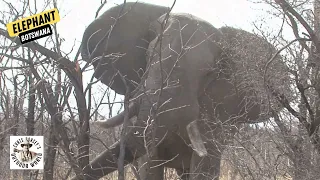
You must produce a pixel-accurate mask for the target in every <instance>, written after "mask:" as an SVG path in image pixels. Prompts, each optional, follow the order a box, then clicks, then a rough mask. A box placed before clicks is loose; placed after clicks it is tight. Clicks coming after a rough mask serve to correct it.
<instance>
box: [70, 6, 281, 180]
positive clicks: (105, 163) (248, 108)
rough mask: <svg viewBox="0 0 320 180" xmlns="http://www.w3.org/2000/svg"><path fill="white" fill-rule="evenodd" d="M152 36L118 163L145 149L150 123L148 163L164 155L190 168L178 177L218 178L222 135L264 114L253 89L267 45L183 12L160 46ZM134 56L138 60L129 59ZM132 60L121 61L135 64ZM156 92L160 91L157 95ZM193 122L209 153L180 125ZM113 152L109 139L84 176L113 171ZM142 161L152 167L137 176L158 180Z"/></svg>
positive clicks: (173, 18) (171, 163) (260, 95)
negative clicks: (195, 148) (154, 112)
mask: <svg viewBox="0 0 320 180" xmlns="http://www.w3.org/2000/svg"><path fill="white" fill-rule="evenodd" d="M138 4H139V3H138ZM141 6H143V5H141ZM149 8H150V7H149ZM148 12H149V13H150V12H152V13H153V10H151V9H148ZM163 20H164V15H163V16H161V17H160V18H159V19H158V21H160V22H162V21H163ZM152 24H153V25H152V27H155V30H156V31H157V33H158V34H160V32H161V31H162V29H161V27H160V25H159V23H156V22H153V23H152ZM157 38H158V37H157ZM157 38H155V39H154V40H152V41H151V43H150V44H149V47H148V56H147V59H146V60H147V62H148V63H146V64H148V65H151V66H150V68H149V71H148V76H147V78H146V80H144V81H142V83H143V84H145V90H146V94H142V95H141V92H139V91H138V93H137V94H136V95H135V96H138V98H137V99H138V102H139V103H135V104H134V103H131V105H130V110H129V111H130V113H129V116H130V118H131V117H133V116H137V119H138V120H137V121H136V122H131V123H132V124H131V126H129V132H128V133H127V135H126V136H125V163H126V164H127V163H131V162H132V161H133V160H135V159H137V158H139V157H142V156H143V155H145V154H146V148H145V146H144V140H145V139H144V138H143V137H146V140H147V141H150V140H151V131H150V127H154V126H156V127H157V128H156V133H155V139H156V142H155V143H156V144H157V145H158V146H157V147H156V149H153V151H152V155H151V157H150V158H151V159H152V160H156V159H160V160H167V162H166V163H165V166H166V167H172V168H176V169H177V170H178V171H179V172H190V173H191V174H190V175H189V176H184V177H183V179H199V180H206V179H218V177H219V171H220V158H221V153H222V152H223V149H224V145H225V144H226V143H227V141H228V139H229V138H231V137H232V136H233V134H234V133H235V132H236V130H235V129H236V128H235V127H236V126H238V123H240V122H250V123H251V122H255V121H257V120H259V118H260V114H261V113H263V112H264V107H263V106H261V105H260V104H265V100H266V97H265V94H266V93H265V92H263V90H261V89H260V88H261V87H262V85H263V84H262V83H261V81H262V79H263V78H261V77H262V74H263V68H264V65H265V63H266V62H267V61H268V60H269V58H270V54H272V53H274V49H273V48H270V45H269V44H268V43H266V42H265V41H263V40H262V39H261V38H260V37H257V36H254V35H252V34H250V33H247V32H245V31H242V30H238V29H234V28H229V27H224V28H221V29H220V30H218V29H216V28H214V27H213V26H212V25H210V24H209V23H207V22H206V21H204V20H201V19H198V18H196V17H194V16H192V15H189V14H171V15H170V18H169V19H168V23H167V26H166V27H165V30H164V36H163V38H162V40H161V50H160V43H157V40H158V39H157ZM132 48H134V47H132ZM269 49H271V50H272V51H273V52H272V51H271V52H269V51H268V50H269ZM123 50H125V49H123ZM129 50H130V49H129ZM154 50H155V51H154ZM239 50H240V51H239ZM114 52H119V50H116V49H115V50H114ZM124 52H125V51H124ZM159 52H161V53H159ZM239 52H241V53H239ZM160 56H161V59H162V62H161V63H159V59H160V58H159V57H160ZM133 57H134V56H133ZM127 60H128V59H127ZM140 60H141V61H144V60H145V58H135V59H132V61H140ZM128 61H129V60H128ZM132 61H130V62H128V63H130V64H131V65H132V64H135V63H132ZM124 63H126V62H124ZM137 64H143V62H137ZM128 66H129V67H130V65H125V68H123V69H121V66H119V67H118V69H119V71H121V73H122V74H124V73H126V70H128ZM272 67H273V72H282V71H280V69H279V67H281V66H277V65H274V66H272ZM277 68H278V69H277ZM248 69H250V71H249V72H248V71H247V70H248ZM161 72H162V76H161ZM270 74H271V75H270ZM272 75H275V73H272V71H269V73H268V74H267V77H270V76H272ZM277 75H278V74H277ZM130 77H131V76H128V78H130ZM280 77H284V76H283V75H281V74H279V77H278V78H276V80H277V82H273V83H274V84H276V85H278V86H277V87H281V85H283V84H284V83H283V82H282V79H281V78H280ZM107 78H108V77H107ZM129 80H130V79H129ZM102 82H103V81H102ZM162 82H164V83H162ZM163 84H164V85H163ZM119 87H120V86H119ZM114 89H116V88H114ZM159 89H162V91H161V96H160V98H159V97H158V96H159V92H160V91H159ZM120 91H122V92H124V91H125V90H120ZM158 99H159V101H158ZM156 102H158V103H157V104H158V107H159V108H158V111H157V117H156V119H155V121H152V122H153V123H155V124H151V126H148V127H149V128H147V129H146V127H147V124H150V123H151V120H150V119H149V117H152V114H151V115H150V109H151V105H152V104H156ZM164 102H166V103H164ZM177 107H179V108H177ZM123 117H124V113H121V114H119V115H117V116H115V117H113V118H112V119H109V120H107V121H104V122H100V125H101V126H103V127H112V126H114V125H118V124H121V123H122V122H123ZM194 120H197V124H198V128H199V131H200V132H201V137H202V140H203V141H204V142H205V147H206V150H207V151H208V154H209V155H208V156H205V157H199V156H198V154H197V153H195V151H193V150H192V148H191V145H190V139H189V136H188V133H187V131H186V126H187V125H188V124H189V123H190V122H191V121H194ZM260 120H263V119H260ZM145 129H146V130H145ZM144 133H146V134H144ZM119 149H120V147H119V143H116V144H114V145H113V146H112V147H111V148H110V149H109V150H105V151H104V152H103V153H101V154H100V155H99V156H98V157H96V158H95V159H94V160H93V161H92V162H91V163H90V165H89V166H87V167H86V169H85V171H86V172H88V174H89V175H88V176H87V179H98V178H100V177H102V176H104V175H105V174H108V173H110V172H113V171H115V170H116V169H117V165H116V163H114V162H113V158H114V157H118V155H119ZM148 149H149V150H150V149H151V148H150V147H148ZM162 162H163V161H161V162H160V164H161V163H162ZM148 166H151V167H153V166H157V167H158V168H151V170H149V171H148V173H145V174H144V173H142V177H143V178H142V179H156V180H161V179H163V165H162V166H159V162H155V161H153V162H152V163H151V164H148ZM75 179H76V178H75Z"/></svg>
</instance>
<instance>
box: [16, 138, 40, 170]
mask: <svg viewBox="0 0 320 180" xmlns="http://www.w3.org/2000/svg"><path fill="white" fill-rule="evenodd" d="M42 138H43V137H42ZM14 139H15V140H14V141H13V142H11V138H10V144H11V146H12V148H10V149H11V150H12V151H11V158H10V167H13V168H12V169H39V168H37V166H41V164H43V148H42V143H41V142H39V140H37V139H38V137H37V136H25V137H20V138H14ZM42 142H43V141H42ZM40 169H42V168H40Z"/></svg>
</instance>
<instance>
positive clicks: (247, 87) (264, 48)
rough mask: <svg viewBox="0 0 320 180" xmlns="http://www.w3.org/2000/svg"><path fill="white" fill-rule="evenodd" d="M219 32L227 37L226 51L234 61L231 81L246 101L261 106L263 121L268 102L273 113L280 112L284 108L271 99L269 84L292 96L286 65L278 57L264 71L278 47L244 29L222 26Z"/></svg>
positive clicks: (232, 61) (266, 114)
mask: <svg viewBox="0 0 320 180" xmlns="http://www.w3.org/2000/svg"><path fill="white" fill-rule="evenodd" d="M220 31H221V32H222V33H223V35H224V42H222V44H223V48H224V52H225V54H226V57H227V59H228V61H230V62H231V63H229V64H233V69H234V71H233V74H234V77H232V78H231V81H232V82H233V83H234V84H236V85H237V87H238V90H239V91H240V92H242V93H244V94H245V95H246V96H245V102H248V103H250V105H251V104H252V105H254V104H255V103H258V104H259V105H260V108H261V115H260V117H261V120H263V119H264V118H265V117H268V114H269V107H270V106H269V102H270V103H271V104H272V106H273V107H274V110H276V111H278V110H280V109H281V105H280V104H279V103H278V101H276V100H275V99H272V98H270V97H268V95H269V93H270V92H269V91H268V90H267V88H266V83H267V85H268V86H270V85H271V86H272V87H273V89H274V90H275V91H277V92H279V93H280V94H284V95H288V96H287V97H292V95H290V94H291V93H292V91H291V90H290V85H289V82H290V77H289V75H288V73H287V69H286V64H285V63H284V62H283V60H282V58H281V57H280V56H277V57H276V59H275V60H274V61H273V62H272V64H270V66H269V67H268V71H267V72H266V71H265V67H266V64H267V63H268V62H269V61H270V59H271V58H272V57H273V55H275V53H276V52H277V50H276V48H275V47H274V46H273V45H272V44H270V43H269V42H268V41H267V40H266V39H265V38H263V37H260V36H258V35H256V34H252V33H249V32H247V31H244V30H241V29H236V28H232V27H222V28H220ZM237 82H241V83H237ZM253 123H254V122H253Z"/></svg>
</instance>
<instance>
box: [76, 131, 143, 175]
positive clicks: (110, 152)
mask: <svg viewBox="0 0 320 180" xmlns="http://www.w3.org/2000/svg"><path fill="white" fill-rule="evenodd" d="M124 143H125V149H124V151H125V153H124V154H125V158H124V165H127V164H129V163H132V162H133V161H134V160H135V159H138V158H140V157H141V156H142V155H144V154H145V153H146V151H145V148H144V146H143V138H141V137H139V136H136V135H135V133H134V131H132V129H131V131H130V132H128V133H127V134H126V136H125V139H124ZM119 154H120V143H119V141H118V142H117V143H115V144H114V145H113V146H112V147H111V148H108V149H107V150H105V151H103V152H102V153H101V154H100V155H98V156H97V157H95V158H94V159H93V160H92V161H91V162H90V164H88V165H87V166H86V167H85V168H84V170H83V172H84V173H85V175H84V176H85V178H84V179H85V180H96V179H99V178H101V177H103V176H105V175H108V174H110V173H112V172H114V171H116V170H117V169H118V166H117V160H118V157H119ZM78 179H82V178H80V177H77V176H76V177H73V178H72V179H71V180H78Z"/></svg>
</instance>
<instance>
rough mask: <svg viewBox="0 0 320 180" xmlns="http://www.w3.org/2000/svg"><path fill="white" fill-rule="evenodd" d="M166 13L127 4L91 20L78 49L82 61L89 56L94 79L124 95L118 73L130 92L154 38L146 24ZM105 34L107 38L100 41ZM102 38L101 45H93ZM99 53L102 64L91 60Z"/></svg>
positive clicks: (165, 10)
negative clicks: (103, 56)
mask: <svg viewBox="0 0 320 180" xmlns="http://www.w3.org/2000/svg"><path fill="white" fill-rule="evenodd" d="M166 12H168V7H163V6H157V5H152V4H142V3H134V2H130V3H129V2H128V3H126V4H125V5H124V6H122V5H119V6H115V7H113V8H110V9H109V10H107V11H106V12H104V13H103V14H102V15H101V16H99V17H98V18H97V19H95V20H94V21H93V22H92V23H91V24H90V25H89V26H88V27H87V28H86V30H85V32H84V34H83V37H82V46H81V48H82V49H81V55H82V58H83V59H84V60H86V61H90V59H89V57H90V56H91V59H92V60H93V61H92V65H93V66H94V68H95V75H94V76H95V77H96V78H98V79H100V80H101V82H102V83H104V84H106V85H108V86H109V87H110V88H111V89H113V90H114V91H115V92H116V93H118V94H122V95H124V94H125V92H126V88H125V84H124V83H123V81H122V79H121V76H120V75H119V74H118V73H117V72H118V70H119V71H120V73H121V74H122V76H124V77H125V79H126V84H127V85H128V87H129V88H130V91H132V90H133V89H135V85H136V84H139V83H140V76H142V74H143V72H144V70H145V67H146V63H147V61H146V50H147V49H148V46H149V42H150V41H151V40H153V39H154V38H155V37H156V34H155V33H154V29H153V27H150V23H151V22H154V21H155V20H156V19H158V18H159V17H160V16H161V15H162V14H164V13H166ZM119 17H120V18H119ZM115 22H116V23H115ZM111 27H113V28H111ZM111 29H112V31H111ZM109 31H111V34H110V35H109V34H108V32H109ZM106 35H107V36H109V38H104V36H106ZM103 39H104V41H102V42H101V45H100V46H97V45H98V43H99V42H100V41H101V40H103ZM96 46H97V48H96ZM106 46H107V47H106ZM95 49H96V50H95ZM103 54H104V55H105V56H107V57H105V58H103V59H102V61H98V60H97V59H95V58H99V57H100V58H101V56H102V55H103ZM119 55H120V56H121V57H119ZM117 57H118V58H117ZM99 62H101V63H100V65H99ZM127 78H129V79H130V80H128V79H127Z"/></svg>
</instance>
